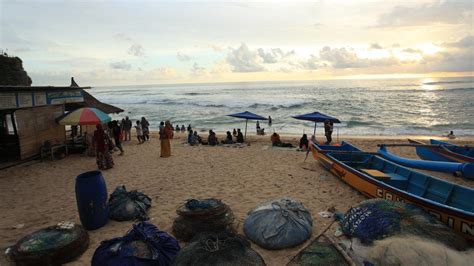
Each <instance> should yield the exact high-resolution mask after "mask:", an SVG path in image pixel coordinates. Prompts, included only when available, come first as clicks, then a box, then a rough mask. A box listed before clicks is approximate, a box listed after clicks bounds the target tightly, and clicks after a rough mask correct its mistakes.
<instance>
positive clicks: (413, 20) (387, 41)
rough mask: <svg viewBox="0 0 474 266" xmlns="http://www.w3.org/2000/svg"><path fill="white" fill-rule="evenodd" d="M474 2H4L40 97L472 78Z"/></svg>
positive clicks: (2, 34) (4, 14) (8, 39)
mask: <svg viewBox="0 0 474 266" xmlns="http://www.w3.org/2000/svg"><path fill="white" fill-rule="evenodd" d="M473 3H474V2H473V1H469V0H450V1H433V0H416V1H410V0H402V1H396V0H389V1H387V0H380V1H376V0H371V1H366V0H357V1H338V0H334V1H332V0H321V1H312V2H307V1H306V2H301V1H300V2H298V1H280V2H277V1H272V2H270V1H259V2H250V1H143V0H138V1H137V0H127V1H126V0H122V1H112V0H103V1H98V0H95V1H86V0H82V1H76V0H68V1H51V0H50V1H44V0H36V1H31V0H30V1H21V0H14V1H12V0H0V20H1V22H0V23H1V24H0V48H1V49H3V50H6V51H7V53H8V54H10V55H16V56H19V57H21V58H22V60H23V62H24V67H25V69H26V70H27V72H28V74H29V75H30V76H31V77H32V79H33V85H66V84H69V78H70V77H71V76H74V77H75V79H76V80H77V82H78V83H79V84H80V85H88V86H98V85H127V84H160V83H189V82H196V83H197V82H228V81H254V80H316V79H331V78H380V77H394V78H398V77H436V76H473V75H474V63H473V62H474V25H473V24H474V17H473V14H474V4H473Z"/></svg>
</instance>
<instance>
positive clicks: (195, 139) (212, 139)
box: [187, 128, 244, 146]
mask: <svg viewBox="0 0 474 266" xmlns="http://www.w3.org/2000/svg"><path fill="white" fill-rule="evenodd" d="M234 138H235V140H234ZM187 142H188V144H189V145H191V146H195V145H199V144H202V145H209V146H216V145H219V144H234V143H244V135H243V134H242V131H240V128H239V129H237V130H236V129H235V128H234V130H233V131H232V133H231V132H230V131H227V132H226V137H225V139H224V140H221V142H219V140H218V138H217V135H216V133H215V132H214V131H213V130H212V129H211V130H209V135H208V137H207V141H205V140H203V139H202V137H201V136H199V135H198V133H197V131H193V130H192V129H191V130H189V132H188V141H187Z"/></svg>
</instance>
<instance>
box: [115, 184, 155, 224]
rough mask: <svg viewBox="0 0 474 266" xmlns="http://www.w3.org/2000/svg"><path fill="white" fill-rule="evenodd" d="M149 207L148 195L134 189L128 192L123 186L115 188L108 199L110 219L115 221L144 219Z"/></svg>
mask: <svg viewBox="0 0 474 266" xmlns="http://www.w3.org/2000/svg"><path fill="white" fill-rule="evenodd" d="M150 207H151V199H150V197H148V196H147V195H145V194H143V193H141V192H138V191H136V190H133V191H130V192H128V191H127V189H126V188H125V186H118V187H117V188H115V190H114V192H113V193H112V195H110V199H109V208H110V219H113V220H116V221H129V220H135V219H137V220H140V221H146V220H148V215H147V210H148V209H149V208H150Z"/></svg>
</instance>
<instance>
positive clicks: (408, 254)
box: [364, 236, 474, 266]
mask: <svg viewBox="0 0 474 266" xmlns="http://www.w3.org/2000/svg"><path fill="white" fill-rule="evenodd" d="M408 242H409V243H410V244H409V245H407V243H408ZM364 261H365V263H366V264H367V262H369V263H371V264H372V265H437V266H449V265H472V263H473V261H474V250H470V251H466V252H460V251H456V250H453V249H450V248H447V247H446V246H444V245H443V244H441V243H437V242H432V241H429V240H427V239H421V238H417V237H413V236H411V237H408V238H407V237H390V238H386V239H383V240H378V241H375V242H374V245H373V247H372V248H371V249H370V250H369V252H368V254H367V256H366V258H365V260H364Z"/></svg>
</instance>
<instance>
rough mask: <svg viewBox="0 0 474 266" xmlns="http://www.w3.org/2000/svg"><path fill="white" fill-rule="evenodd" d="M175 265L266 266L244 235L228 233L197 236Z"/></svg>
mask: <svg viewBox="0 0 474 266" xmlns="http://www.w3.org/2000/svg"><path fill="white" fill-rule="evenodd" d="M173 265H176V266H187V265H219V266H220V265H226V266H234V265H235V266H240V265H242V266H247V265H248V266H250V265H254V266H259V265H265V262H264V260H263V258H262V257H261V256H260V255H259V254H258V253H257V252H256V251H255V250H253V249H252V248H251V247H250V242H249V241H248V240H247V239H245V237H244V236H242V235H236V234H234V233H231V232H228V231H222V232H219V233H201V234H198V235H196V236H195V237H194V238H193V239H192V240H191V242H189V243H188V245H187V246H186V247H184V248H183V249H182V250H181V251H180V252H179V254H178V256H177V257H176V259H175V261H174V263H173Z"/></svg>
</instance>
